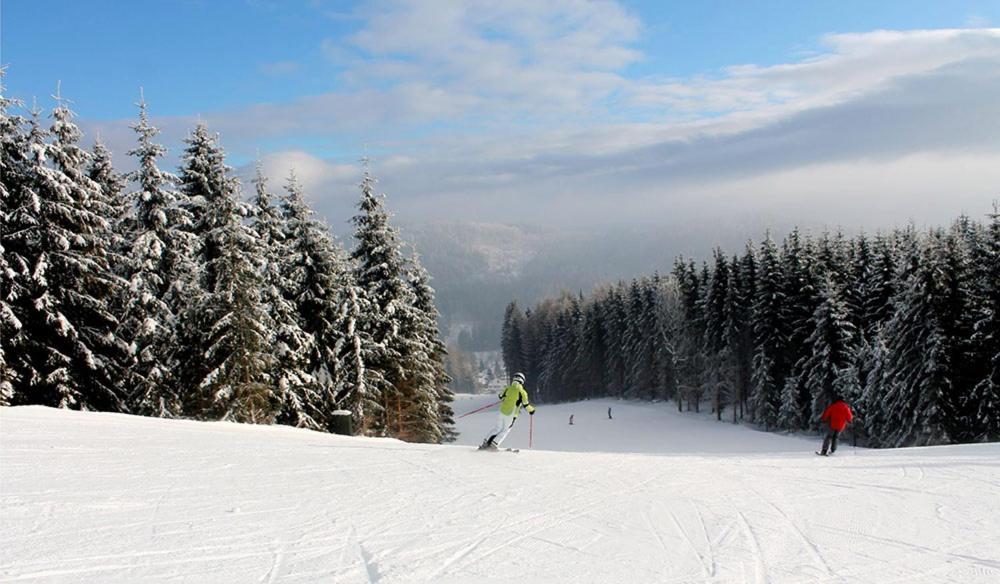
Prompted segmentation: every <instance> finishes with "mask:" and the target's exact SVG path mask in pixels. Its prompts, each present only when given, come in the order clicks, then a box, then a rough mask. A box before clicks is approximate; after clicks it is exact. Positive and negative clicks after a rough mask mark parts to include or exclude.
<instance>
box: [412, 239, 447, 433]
mask: <svg viewBox="0 0 1000 584" xmlns="http://www.w3.org/2000/svg"><path fill="white" fill-rule="evenodd" d="M407 274H408V280H409V283H410V287H411V289H412V291H413V305H412V309H413V311H414V317H415V321H414V325H415V326H414V330H413V332H414V335H415V338H416V341H417V345H418V348H419V352H418V353H417V358H416V359H414V364H415V365H416V366H417V370H416V371H415V372H414V373H416V375H413V374H412V373H411V376H416V377H418V379H419V381H418V382H417V383H416V386H417V387H418V388H420V391H421V393H422V394H423V396H427V397H429V398H430V399H429V400H428V406H430V407H432V408H433V409H434V411H433V412H431V415H430V416H427V415H425V413H424V412H423V411H420V409H414V408H410V410H409V411H408V416H407V420H406V422H408V425H409V426H410V427H411V428H413V427H420V428H423V431H422V432H421V433H420V434H422V435H419V436H415V437H416V438H419V440H420V441H421V442H450V441H453V440H454V439H455V437H456V436H457V434H456V433H455V430H454V419H453V418H454V411H453V410H452V408H451V403H452V402H453V401H454V399H455V397H454V395H453V394H452V392H451V390H450V389H448V384H449V383H451V378H450V377H449V376H448V373H447V371H446V370H445V356H446V355H447V350H446V349H445V345H444V342H443V341H442V340H441V334H440V331H439V330H438V324H437V321H438V316H439V315H438V311H437V307H436V306H435V305H434V289H433V288H432V287H431V285H430V275H429V274H428V273H427V270H425V269H424V267H423V265H421V263H420V257H419V256H417V255H416V254H414V255H413V256H412V257H411V258H410V261H409V266H408V270H407ZM423 396H422V397H423ZM425 399H426V398H425ZM420 401H423V400H420ZM422 407H423V406H422V404H421V408H422ZM410 432H411V434H413V433H414V432H413V430H412V429H411V430H410Z"/></svg>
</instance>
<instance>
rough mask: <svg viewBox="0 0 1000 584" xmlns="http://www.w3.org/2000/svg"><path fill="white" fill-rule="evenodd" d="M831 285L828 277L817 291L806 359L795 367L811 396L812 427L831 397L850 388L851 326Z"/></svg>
mask: <svg viewBox="0 0 1000 584" xmlns="http://www.w3.org/2000/svg"><path fill="white" fill-rule="evenodd" d="M835 286H836V285H835V284H834V282H833V278H832V277H829V276H828V277H827V280H826V282H825V284H824V285H823V286H822V287H821V288H820V291H819V295H820V304H819V306H817V307H816V310H815V311H814V312H813V315H812V318H810V323H809V328H810V329H811V330H812V333H811V334H810V335H809V338H808V339H806V345H807V347H808V351H809V357H807V358H806V359H805V361H804V362H802V364H801V365H800V366H799V367H797V369H798V371H799V372H800V375H801V376H802V379H803V382H804V383H805V386H806V388H807V389H808V390H809V392H810V393H811V395H812V416H811V418H810V420H809V422H810V423H811V424H813V425H818V424H819V422H820V419H819V416H820V415H821V414H822V413H823V410H825V409H826V407H827V406H828V405H830V403H832V402H833V397H834V396H835V395H837V394H840V393H844V392H843V390H844V389H846V387H847V386H848V385H850V384H849V383H848V382H849V381H850V377H849V376H850V373H851V372H850V370H849V368H850V366H851V364H852V363H853V359H854V354H855V349H854V346H855V345H854V343H855V329H854V325H853V324H851V322H850V320H848V315H847V307H846V305H845V303H844V301H843V300H841V299H840V297H839V296H838V293H837V289H836V287H835ZM851 387H853V386H851Z"/></svg>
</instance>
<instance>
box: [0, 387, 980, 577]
mask: <svg viewBox="0 0 1000 584" xmlns="http://www.w3.org/2000/svg"><path fill="white" fill-rule="evenodd" d="M490 399H491V398H490V397H489V396H475V397H473V396H460V398H459V399H458V401H457V402H456V404H455V409H456V411H457V412H458V413H464V412H466V411H469V410H472V409H474V408H475V407H477V406H479V405H482V404H485V403H488V402H489V401H490ZM608 407H612V408H613V412H612V413H613V416H614V419H613V420H609V419H607V408H608ZM570 414H574V417H575V420H574V421H575V424H574V425H573V426H570V425H569V424H568V420H569V415H570ZM494 416H495V414H494V412H492V411H491V412H486V413H481V414H475V415H473V416H469V417H466V418H463V419H462V420H461V421H460V424H459V429H460V430H462V431H463V435H462V436H461V438H460V440H459V442H460V444H458V445H449V446H431V445H412V444H404V443H401V442H397V441H394V440H388V439H366V438H349V437H340V436H330V435H325V434H319V433H315V432H308V431H302V430H295V429H292V428H283V427H259V426H241V425H235V424H228V423H198V422H187V421H171V420H157V419H149V418H139V417H132V416H124V415H117V414H96V413H80V412H70V411H57V410H52V409H47V408H38V407H27V408H23V407H22V408H0V581H2V582H88V583H89V582H101V583H104V582H122V583H130V584H131V583H138V582H207V583H221V582H234V583H256V582H261V583H269V582H283V583H292V582H324V583H325V582H337V583H341V582H343V583H351V582H361V583H366V582H380V583H392V582H433V583H444V582H497V583H504V584H511V583H517V584H520V583H524V582H546V583H548V582H572V583H579V582H600V583H612V582H623V583H635V582H655V583H667V582H678V583H681V582H754V583H757V582H789V583H806V582H864V583H890V582H900V583H907V584H916V583H940V582H954V583H956V584H958V583H961V584H969V583H974V582H983V583H986V582H1000V445H998V444H989V445H971V446H956V447H938V448H914V449H907V450H884V451H869V450H862V449H857V450H856V451H855V450H854V449H853V448H851V446H850V444H844V445H842V446H841V449H840V450H839V451H838V452H837V454H836V456H834V457H830V458H823V457H819V456H816V455H814V454H813V450H815V449H816V447H817V446H818V440H805V439H803V438H796V437H783V436H778V435H774V434H766V433H762V432H756V431H754V430H752V429H749V428H746V427H740V426H732V425H730V424H720V423H718V422H715V421H712V420H710V419H708V416H705V415H702V416H698V415H693V414H686V413H685V414H678V413H677V412H676V411H675V408H674V406H673V405H672V404H637V403H629V402H619V401H608V400H595V401H589V402H580V403H575V404H563V405H556V406H542V407H540V408H539V411H538V413H537V414H536V415H535V417H534V435H533V438H534V449H533V450H528V449H527V445H528V444H527V441H528V431H529V424H528V421H529V419H528V417H527V415H523V416H522V418H521V419H520V420H519V421H518V422H517V425H516V426H515V429H514V433H513V434H512V437H511V439H510V441H509V444H508V445H510V446H514V447H520V448H522V450H521V452H520V453H516V454H515V453H508V452H498V453H489V452H477V451H475V450H474V449H473V448H472V447H471V445H473V444H477V443H478V442H479V441H480V440H482V438H483V435H484V434H485V433H486V431H487V429H488V428H489V427H490V426H491V425H492V424H493V422H494ZM848 434H849V432H848ZM848 440H849V436H848ZM629 452H632V453H629Z"/></svg>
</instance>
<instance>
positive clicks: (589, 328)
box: [574, 300, 607, 398]
mask: <svg viewBox="0 0 1000 584" xmlns="http://www.w3.org/2000/svg"><path fill="white" fill-rule="evenodd" d="M605 355H606V347H605V332H604V323H603V313H602V311H601V304H600V302H598V301H596V300H594V301H591V302H589V303H588V304H587V306H586V308H585V309H584V314H583V326H582V334H581V346H580V351H579V353H578V354H577V361H576V363H574V367H575V368H576V369H577V371H579V372H580V374H581V377H582V379H583V387H582V388H581V389H582V392H583V397H585V398H592V397H597V396H601V395H604V391H605V388H606V387H607V375H606V365H605V361H606V356H605Z"/></svg>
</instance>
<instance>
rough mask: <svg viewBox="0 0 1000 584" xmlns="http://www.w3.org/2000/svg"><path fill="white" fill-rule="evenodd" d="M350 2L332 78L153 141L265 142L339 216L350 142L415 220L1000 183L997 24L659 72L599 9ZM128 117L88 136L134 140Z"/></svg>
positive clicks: (823, 202) (954, 209)
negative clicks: (312, 91) (202, 134)
mask: <svg viewBox="0 0 1000 584" xmlns="http://www.w3.org/2000/svg"><path fill="white" fill-rule="evenodd" d="M353 16H354V17H356V18H358V19H359V21H360V23H361V25H360V27H359V29H358V30H357V31H356V32H355V33H354V34H352V35H350V36H349V37H346V38H336V39H335V38H330V39H327V40H326V41H325V42H324V43H323V45H322V46H321V47H317V50H322V51H323V53H324V54H325V55H326V57H327V59H328V62H329V64H330V70H329V71H321V72H317V74H328V75H331V76H334V75H336V76H337V79H338V80H339V85H338V87H339V88H340V89H338V91H336V92H331V93H327V94H322V95H313V96H306V97H302V98H299V99H297V100H294V101H291V102H288V103H269V104H259V105H256V106H254V107H251V108H247V109H244V110H241V111H221V112H207V113H206V112H202V113H201V114H200V116H194V115H192V116H185V117H179V118H170V119H160V120H158V122H159V123H160V124H161V126H163V127H164V129H165V131H166V133H165V140H166V141H168V143H169V142H174V143H176V142H177V141H178V140H179V139H180V138H181V136H182V135H183V133H184V132H187V131H188V130H189V129H190V127H191V126H193V124H194V123H195V122H196V120H197V119H198V117H200V119H202V120H204V121H206V122H207V123H208V124H209V125H210V127H211V128H212V129H214V130H215V131H218V132H220V133H221V134H222V136H223V139H224V140H223V141H224V144H225V145H226V147H227V148H228V149H229V150H230V151H231V152H233V153H235V154H237V155H238V156H241V157H243V158H244V159H245V158H249V157H251V156H253V153H254V152H256V151H257V150H258V149H260V150H261V151H263V152H264V162H265V168H266V169H267V170H268V172H269V173H270V174H272V175H275V176H274V178H275V179H276V180H278V179H280V178H282V177H283V176H284V175H286V174H287V170H288V168H290V167H295V168H296V170H297V172H298V174H299V175H300V177H302V178H303V181H304V182H305V184H306V186H307V188H308V189H309V191H310V193H311V196H312V197H313V199H314V202H315V203H316V204H317V206H318V208H319V210H320V211H321V212H322V213H323V214H325V215H326V216H327V217H328V218H330V220H331V221H333V222H336V221H338V220H340V219H343V218H346V216H347V215H348V214H349V213H350V207H349V205H350V202H351V201H352V200H353V198H354V194H355V191H354V186H353V185H354V183H356V182H357V178H358V171H357V165H356V159H357V158H359V157H360V156H362V155H364V154H366V153H368V154H370V155H372V156H373V158H374V159H375V171H376V173H377V174H379V176H380V177H381V179H382V187H383V188H384V190H386V191H387V192H388V193H389V194H390V197H391V205H392V206H393V208H395V209H396V210H397V212H398V214H399V215H400V216H401V217H402V218H404V219H405V220H411V221H419V220H427V219H467V220H476V221H500V222H519V223H550V224H557V225H558V224H567V225H581V224H590V223H602V222H605V223H606V222H630V221H643V222H660V223H664V224H670V223H671V222H674V223H679V222H685V223H688V222H691V221H704V222H705V225H713V224H719V222H720V221H729V220H733V219H735V218H743V219H746V220H747V221H750V222H754V223H761V222H763V223H766V222H768V221H772V220H774V221H782V222H786V223H787V222H791V221H798V222H801V223H806V224H815V223H828V224H844V225H849V226H853V225H859V226H865V227H879V226H884V225H889V224H894V223H899V222H903V221H906V220H914V221H916V222H918V223H921V222H941V221H945V220H947V219H949V218H951V217H952V216H953V215H955V214H956V213H959V212H967V213H972V214H980V213H983V212H985V211H986V210H988V209H989V205H990V201H992V200H993V199H994V198H996V197H997V196H998V195H1000V170H998V169H1000V29H986V28H976V29H955V30H915V31H871V32H860V33H845V34H830V35H827V36H826V37H824V38H823V39H821V50H820V51H818V52H817V53H815V54H813V55H811V56H808V57H805V58H801V59H799V60H795V61H791V62H788V63H783V64H778V65H772V66H759V65H754V64H738V63H735V64H733V65H732V66H730V67H727V68H725V69H723V70H720V71H710V72H705V73H704V74H703V75H699V76H693V77H686V78H669V77H663V76H644V77H636V76H634V75H630V73H629V70H630V69H629V68H630V66H631V65H634V64H636V63H638V62H641V60H642V59H643V58H644V55H643V53H642V49H641V47H642V40H643V34H644V32H643V25H642V22H640V21H639V20H638V19H637V18H636V17H635V16H634V15H632V14H630V13H629V12H628V11H627V10H626V9H624V8H623V7H622V6H620V5H619V4H617V3H615V2H583V1H577V0H563V1H556V2H534V1H529V0H510V1H506V2H502V3H496V2H487V1H470V2H461V3H458V2H456V3H450V2H449V3H433V2H423V1H420V0H392V1H376V2H371V3H369V4H365V5H364V6H363V7H362V8H360V9H359V11H358V13H357V14H355V15H353ZM296 67H297V66H296V65H295V64H294V62H293V61H288V62H282V63H275V64H273V65H272V66H270V67H269V68H267V69H265V70H266V71H267V72H268V73H270V74H286V73H291V72H294V71H295V69H296ZM125 123H126V122H121V123H108V124H102V125H100V126H99V127H98V126H96V125H95V128H98V129H100V130H101V132H102V135H103V136H105V139H106V140H108V141H111V142H112V143H117V142H119V141H122V143H124V144H128V140H130V137H129V136H128V132H127V131H124V125H125ZM297 142H298V143H299V144H301V145H296V144H297ZM316 144H321V146H317V147H312V146H310V145H316ZM126 148H127V146H125V147H119V148H118V149H119V151H122V152H123V151H124V150H125V149H126ZM331 151H332V152H335V155H331V154H330V152H331Z"/></svg>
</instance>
